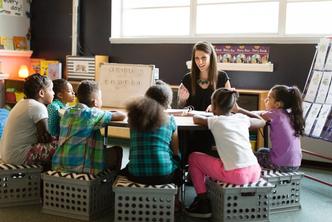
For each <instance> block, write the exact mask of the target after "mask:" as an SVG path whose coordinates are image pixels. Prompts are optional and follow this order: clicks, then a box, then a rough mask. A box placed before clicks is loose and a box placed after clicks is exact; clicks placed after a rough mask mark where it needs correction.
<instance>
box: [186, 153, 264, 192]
mask: <svg viewBox="0 0 332 222" xmlns="http://www.w3.org/2000/svg"><path fill="white" fill-rule="evenodd" d="M188 162H189V173H190V176H191V180H192V182H193V184H194V187H195V190H196V193H197V194H202V193H206V186H205V177H206V176H208V177H210V178H212V179H215V180H220V181H223V182H226V183H232V184H239V185H240V184H246V183H250V182H256V181H258V180H259V178H260V173H261V168H260V166H259V165H258V164H256V165H252V166H249V167H244V168H238V169H234V170H228V171H227V170H225V168H224V164H223V162H222V161H221V160H220V158H216V157H213V156H209V155H207V154H205V153H200V152H193V153H191V154H190V156H189V161H188Z"/></svg>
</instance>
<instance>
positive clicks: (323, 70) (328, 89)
mask: <svg viewBox="0 0 332 222" xmlns="http://www.w3.org/2000/svg"><path fill="white" fill-rule="evenodd" d="M303 112H304V117H305V123H306V125H305V129H304V133H305V135H307V136H310V137H314V138H319V139H323V140H326V141H330V142H332V38H323V39H321V41H320V43H319V44H318V46H317V51H316V54H315V56H314V61H313V64H312V67H311V69H310V72H309V76H308V79H307V82H306V86H305V89H304V102H303Z"/></svg>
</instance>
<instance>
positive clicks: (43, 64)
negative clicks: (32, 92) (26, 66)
mask: <svg viewBox="0 0 332 222" xmlns="http://www.w3.org/2000/svg"><path fill="white" fill-rule="evenodd" d="M57 63H59V61H57V60H41V61H40V72H39V73H40V74H41V75H48V65H49V64H57Z"/></svg>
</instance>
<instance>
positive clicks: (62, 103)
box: [47, 79, 75, 138]
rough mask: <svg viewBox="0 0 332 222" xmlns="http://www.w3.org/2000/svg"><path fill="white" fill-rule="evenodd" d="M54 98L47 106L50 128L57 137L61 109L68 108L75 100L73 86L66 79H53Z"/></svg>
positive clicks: (51, 132)
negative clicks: (68, 104)
mask: <svg viewBox="0 0 332 222" xmlns="http://www.w3.org/2000/svg"><path fill="white" fill-rule="evenodd" d="M53 91H54V99H53V102H52V103H51V104H49V105H48V106H47V111H48V130H49V132H50V134H51V135H52V136H54V137H56V138H58V137H59V133H60V115H59V110H60V109H64V108H66V105H67V103H70V102H74V100H75V93H74V90H73V86H72V85H71V84H70V82H68V81H67V80H65V79H56V80H53Z"/></svg>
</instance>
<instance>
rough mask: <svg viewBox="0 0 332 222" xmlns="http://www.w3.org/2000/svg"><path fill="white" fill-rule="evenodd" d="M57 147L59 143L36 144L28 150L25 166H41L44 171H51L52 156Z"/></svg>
mask: <svg viewBox="0 0 332 222" xmlns="http://www.w3.org/2000/svg"><path fill="white" fill-rule="evenodd" d="M56 147H57V141H56V140H54V141H53V142H51V143H36V144H33V145H31V146H30V147H29V148H28V150H29V151H28V153H27V156H26V158H25V162H24V163H25V164H40V165H42V166H43V168H44V169H43V170H50V166H51V160H52V156H53V154H54V152H55V149H56Z"/></svg>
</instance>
